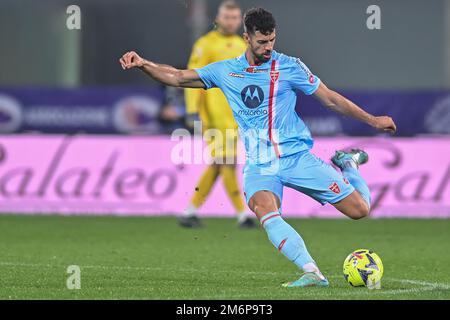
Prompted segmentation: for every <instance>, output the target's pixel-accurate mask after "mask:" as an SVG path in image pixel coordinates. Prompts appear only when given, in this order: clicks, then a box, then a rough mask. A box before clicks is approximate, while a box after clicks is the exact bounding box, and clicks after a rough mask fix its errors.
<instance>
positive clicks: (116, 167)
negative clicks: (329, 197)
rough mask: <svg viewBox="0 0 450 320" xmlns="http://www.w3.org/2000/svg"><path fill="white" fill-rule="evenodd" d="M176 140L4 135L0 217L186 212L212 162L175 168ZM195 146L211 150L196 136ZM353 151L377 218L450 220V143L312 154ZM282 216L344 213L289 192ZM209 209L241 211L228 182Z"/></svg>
mask: <svg viewBox="0 0 450 320" xmlns="http://www.w3.org/2000/svg"><path fill="white" fill-rule="evenodd" d="M177 143H179V142H178V141H172V140H171V139H170V137H167V136H154V137H144V136H141V137H139V136H105V135H103V136H102V135H97V136H96V135H79V136H64V135H51V136H49V135H11V136H2V137H0V212H1V213H30V214H86V215H88V214H97V215H105V214H113V215H151V216H153V215H167V214H178V213H180V212H182V211H183V210H184V208H185V206H186V204H187V203H188V201H189V198H190V197H191V196H192V193H193V192H194V187H195V183H196V181H197V179H198V178H199V176H200V175H201V173H202V171H203V170H204V168H205V166H206V164H205V163H197V164H186V163H185V164H183V163H178V164H176V163H174V161H173V150H174V147H175V146H176V145H177ZM193 144H200V148H201V147H202V146H203V145H202V141H201V140H198V139H196V140H195V141H193ZM352 146H358V147H363V148H365V149H366V150H367V151H368V153H369V155H370V161H369V162H368V163H367V164H366V165H364V166H362V167H361V172H362V175H363V176H364V177H365V178H366V179H367V181H368V184H369V186H370V188H371V192H372V200H373V202H372V216H373V217H418V218H428V217H441V218H444V217H446V218H448V217H450V137H434V138H370V137H369V138H318V139H316V141H315V145H314V148H313V150H312V152H313V153H314V154H316V155H317V156H319V157H321V158H322V159H324V160H326V161H328V159H329V158H330V155H332V153H333V152H334V150H336V149H338V148H346V147H352ZM240 148H241V150H240V151H241V152H240V155H239V161H238V162H239V164H238V167H239V171H238V172H239V179H242V166H243V164H242V163H243V162H244V154H243V150H242V146H240ZM282 211H283V214H284V215H286V216H290V217H326V218H336V217H342V215H341V214H340V213H339V212H337V211H336V210H335V209H334V208H333V207H332V206H331V205H325V206H321V205H320V204H319V203H317V202H316V201H314V200H312V199H310V198H308V197H307V196H305V195H303V194H300V193H298V192H296V191H294V190H291V189H288V188H285V193H284V199H283V208H282ZM201 213H202V214H204V215H209V216H233V215H234V212H233V209H232V206H231V204H230V203H229V200H228V199H227V197H226V194H225V191H224V189H223V186H222V181H221V180H219V181H218V182H217V183H216V185H215V186H214V189H213V190H212V194H211V195H210V196H209V197H208V199H207V201H206V203H205V205H204V206H203V207H202V208H201Z"/></svg>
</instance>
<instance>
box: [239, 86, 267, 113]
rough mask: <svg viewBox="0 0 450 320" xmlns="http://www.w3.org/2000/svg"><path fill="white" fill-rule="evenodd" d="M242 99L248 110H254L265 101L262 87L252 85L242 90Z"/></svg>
mask: <svg viewBox="0 0 450 320" xmlns="http://www.w3.org/2000/svg"><path fill="white" fill-rule="evenodd" d="M241 98H242V101H243V102H244V104H245V105H246V106H247V108H251V109H253V108H256V107H258V106H259V105H261V103H262V102H263V101H264V92H263V90H262V89H261V88H260V87H258V86H255V85H253V84H252V85H249V86H246V87H245V88H244V89H242V91H241Z"/></svg>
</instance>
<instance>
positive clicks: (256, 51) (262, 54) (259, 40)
mask: <svg viewBox="0 0 450 320" xmlns="http://www.w3.org/2000/svg"><path fill="white" fill-rule="evenodd" d="M244 39H245V40H246V41H247V44H248V45H249V48H250V50H251V51H252V54H253V56H254V57H255V60H256V61H258V62H267V61H269V60H270V57H271V56H272V51H273V47H274V45H275V30H274V31H273V32H272V33H271V34H268V35H265V34H262V33H261V32H259V31H256V32H255V33H254V34H248V33H245V34H244Z"/></svg>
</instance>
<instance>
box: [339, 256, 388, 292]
mask: <svg viewBox="0 0 450 320" xmlns="http://www.w3.org/2000/svg"><path fill="white" fill-rule="evenodd" d="M343 269H344V277H345V280H346V281H347V282H348V283H349V284H350V285H352V286H353V287H361V286H366V287H369V288H370V287H372V286H374V285H379V284H380V280H381V277H382V276H383V263H382V262H381V259H380V257H379V256H378V255H377V254H376V253H375V252H373V251H371V250H367V249H358V250H355V251H353V252H352V253H350V254H349V255H348V256H347V258H345V260H344V268H343Z"/></svg>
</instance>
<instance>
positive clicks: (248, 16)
mask: <svg viewBox="0 0 450 320" xmlns="http://www.w3.org/2000/svg"><path fill="white" fill-rule="evenodd" d="M244 26H245V32H247V33H251V34H255V32H256V31H259V32H261V33H262V34H264V35H268V34H271V33H272V32H273V30H275V27H276V22H275V18H274V17H273V15H272V13H270V12H269V11H267V10H265V9H263V8H252V9H249V10H248V11H247V12H246V13H245V15H244Z"/></svg>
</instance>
